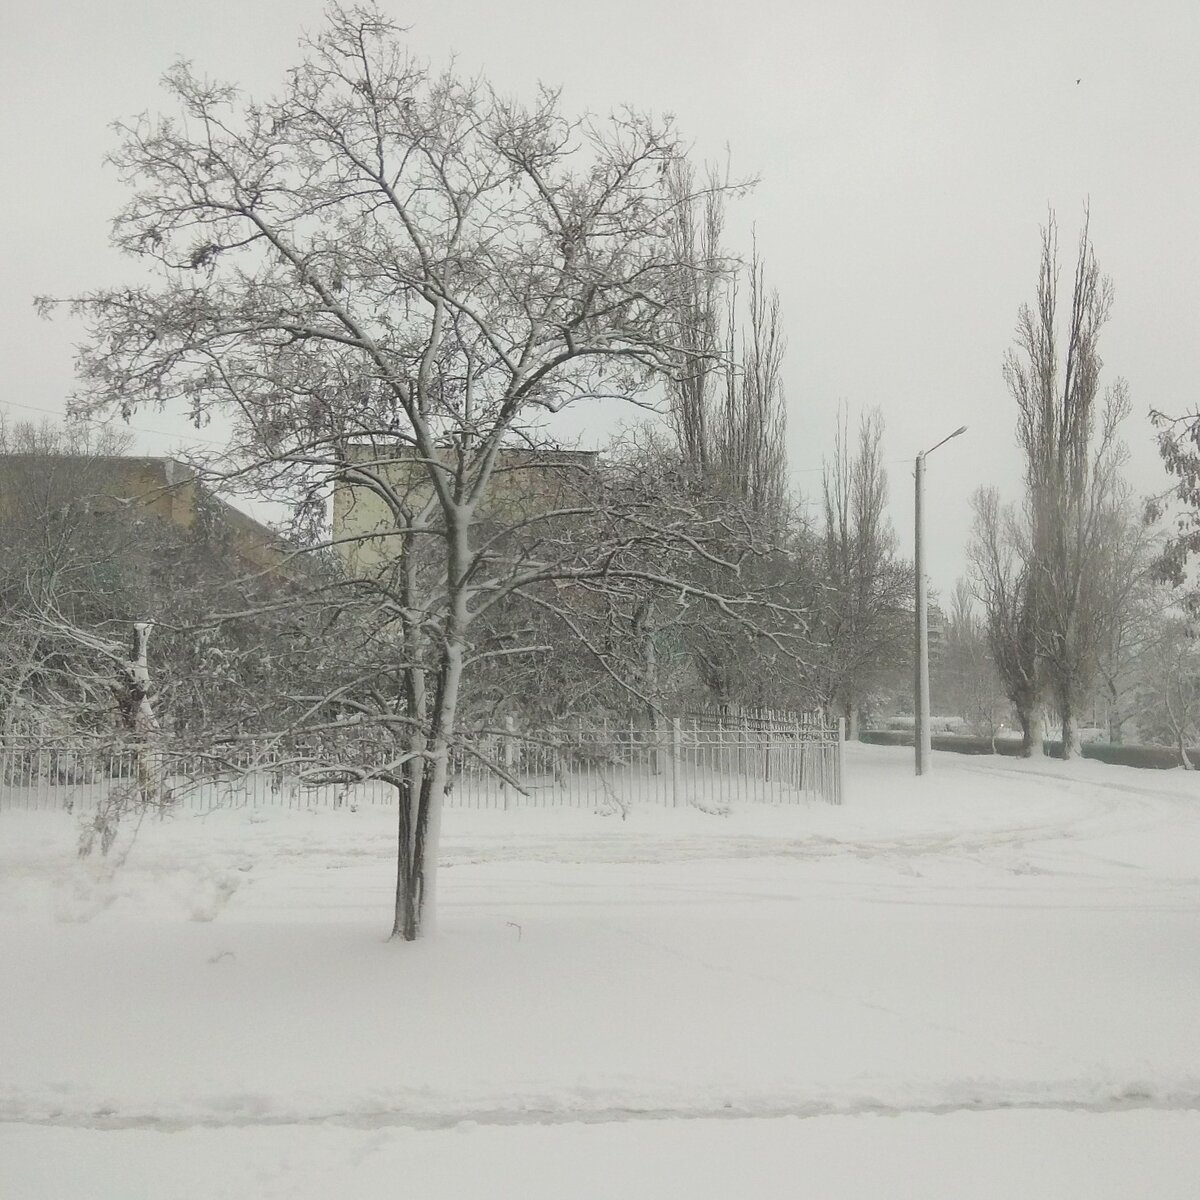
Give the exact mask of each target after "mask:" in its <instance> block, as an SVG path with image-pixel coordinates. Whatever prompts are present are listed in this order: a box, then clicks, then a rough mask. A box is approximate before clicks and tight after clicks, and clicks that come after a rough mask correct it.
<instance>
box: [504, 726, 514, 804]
mask: <svg viewBox="0 0 1200 1200" xmlns="http://www.w3.org/2000/svg"><path fill="white" fill-rule="evenodd" d="M516 750H517V747H516V742H515V740H514V736H513V718H512V714H511V713H510V714H509V715H508V716H506V717H505V718H504V773H505V775H506V776H507V777H508V778H506V779H505V780H504V781H503V783H504V807H505V809H508V807H509V806H510V805H511V804H512V793H513V785H512V783H511V782H510V780H511V779H512V776H513V773H514V772H515V770H516V765H517V754H516Z"/></svg>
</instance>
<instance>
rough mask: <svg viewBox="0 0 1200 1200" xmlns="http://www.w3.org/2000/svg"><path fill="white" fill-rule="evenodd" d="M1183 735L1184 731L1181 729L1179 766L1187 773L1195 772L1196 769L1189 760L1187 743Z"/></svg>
mask: <svg viewBox="0 0 1200 1200" xmlns="http://www.w3.org/2000/svg"><path fill="white" fill-rule="evenodd" d="M1183 733H1184V731H1183V730H1182V729H1181V730H1180V731H1179V765H1180V766H1181V767H1183V769H1184V770H1185V771H1194V770H1195V769H1196V768H1195V767H1193V766H1192V760H1191V759H1190V758H1188V752H1187V743H1186V742H1185V741H1184V737H1183Z"/></svg>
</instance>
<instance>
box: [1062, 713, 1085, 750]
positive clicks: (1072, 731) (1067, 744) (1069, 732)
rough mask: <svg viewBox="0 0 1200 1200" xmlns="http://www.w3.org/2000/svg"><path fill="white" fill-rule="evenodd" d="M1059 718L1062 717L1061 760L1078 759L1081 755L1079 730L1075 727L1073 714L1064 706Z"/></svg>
mask: <svg viewBox="0 0 1200 1200" xmlns="http://www.w3.org/2000/svg"><path fill="white" fill-rule="evenodd" d="M1060 716H1061V717H1062V756H1063V760H1064V761H1066V760H1067V759H1071V758H1078V757H1079V756H1080V754H1081V753H1082V746H1081V744H1080V741H1079V730H1078V729H1077V728H1076V726H1075V714H1074V713H1072V712H1071V710H1070V707H1069V706H1068V705H1066V704H1064V705H1063V707H1062V710H1061V713H1060Z"/></svg>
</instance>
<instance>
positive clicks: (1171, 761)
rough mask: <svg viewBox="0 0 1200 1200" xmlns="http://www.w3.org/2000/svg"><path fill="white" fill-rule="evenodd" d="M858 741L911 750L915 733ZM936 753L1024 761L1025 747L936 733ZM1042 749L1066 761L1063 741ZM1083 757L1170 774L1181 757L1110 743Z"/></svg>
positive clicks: (871, 735) (892, 732)
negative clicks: (993, 755) (984, 755)
mask: <svg viewBox="0 0 1200 1200" xmlns="http://www.w3.org/2000/svg"><path fill="white" fill-rule="evenodd" d="M858 740H859V741H860V742H865V743H866V744H867V745H869V746H911V745H912V744H913V735H912V731H911V730H908V729H868V730H865V731H864V732H862V733H860V734H859V737H858ZM930 744H931V745H932V746H933V748H934V749H935V750H948V751H950V752H951V753H953V754H992V753H996V754H1003V755H1007V756H1008V757H1009V758H1020V757H1021V743H1020V742H1019V741H1017V740H1016V739H1015V738H997V739H996V743H995V750H994V751H993V748H992V739H991V738H986V737H973V736H970V735H967V734H960V733H936V734H934V735H933V737H932V738H931V739H930ZM1042 745H1043V746H1044V747H1045V749H1046V753H1047V755H1049V756H1050V757H1051V758H1062V742H1061V741H1045V742H1043V743H1042ZM1083 757H1084V758H1094V759H1096V760H1097V761H1099V762H1106V763H1113V764H1114V765H1116V766H1122V767H1144V768H1150V769H1153V770H1169V769H1170V768H1172V767H1177V766H1179V757H1178V755H1177V754H1176V753H1175V751H1174V750H1172V749H1170V748H1169V747H1167V746H1133V745H1128V746H1127V745H1124V744H1121V745H1113V744H1111V743H1109V742H1085V743H1084V745H1083ZM1188 758H1189V759H1191V761H1192V765H1193V766H1196V767H1200V749H1190V750H1188Z"/></svg>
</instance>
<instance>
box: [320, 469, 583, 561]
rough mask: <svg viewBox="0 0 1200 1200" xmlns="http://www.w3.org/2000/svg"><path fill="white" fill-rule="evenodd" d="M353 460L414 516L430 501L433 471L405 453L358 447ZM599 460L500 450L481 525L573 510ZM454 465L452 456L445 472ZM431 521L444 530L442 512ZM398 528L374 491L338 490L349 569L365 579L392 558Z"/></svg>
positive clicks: (339, 534) (340, 543)
mask: <svg viewBox="0 0 1200 1200" xmlns="http://www.w3.org/2000/svg"><path fill="white" fill-rule="evenodd" d="M354 453H355V456H356V459H357V461H359V462H362V463H363V464H373V465H372V467H371V469H372V471H373V473H376V474H378V475H379V477H380V478H381V479H383V480H384V481H385V482H386V483H387V485H388V486H389V487H390V488H392V489H393V490H394V491H395V492H396V493H397V494H398V495H399V496H401V497H403V499H404V501H405V503H406V504H407V505H409V506H410V507H411V508H412V509H414V510H419V509H420V508H421V507H422V506H423V505H425V504H426V503H427V502H428V501H429V499H430V498H431V496H432V493H433V487H432V484H431V483H430V482H429V476H428V472H427V470H426V468H425V466H424V464H422V463H421V462H418V461H416V460H415V458H414V456H413V454H412V452H411V451H410V450H408V449H407V448H406V447H399V448H373V447H371V446H360V447H356V448H355V450H354ZM597 458H598V455H597V453H596V452H595V451H590V450H545V451H543V450H526V449H519V448H512V449H505V450H502V451H501V452H500V454H499V456H498V458H497V462H496V467H495V472H494V474H493V476H492V479H491V481H490V485H489V488H488V494H487V498H486V500H485V502H484V504H483V505H482V506H481V508H480V510H479V512H478V513H477V514H476V517H477V520H478V521H479V522H480V523H481V524H485V525H486V524H496V525H502V526H512V525H515V524H517V523H519V522H520V521H522V520H529V519H531V518H536V517H537V516H539V515H543V514H545V513H548V512H551V511H553V510H555V509H557V508H561V507H564V506H569V505H570V504H571V503H573V497H574V495H575V494H576V491H577V488H578V485H579V483H580V481H581V478H582V476H583V475H584V474H585V473H588V472H591V471H592V470H594V468H595V465H596V461H597ZM450 461H451V459H450V456H449V454H447V457H446V462H447V465H449V463H450ZM433 519H434V523H435V525H437V524H440V513H435V514H434V518H433ZM395 528H396V526H395V521H394V518H393V516H392V513H391V511H390V509H389V507H388V505H387V504H386V503H385V502H384V500H383V499H382V498H380V497H379V496H378V495H377V494H376V493H375V492H373V491H372V490H370V489H369V488H366V487H363V486H356V485H353V484H349V483H345V482H341V483H338V484H337V485H336V486H335V488H334V493H333V537H334V539H335V542H336V543H337V552H338V554H339V556H340V557H341V559H342V562H343V563H344V564H345V565H346V567H347V569H349V570H350V571H352V572H354V573H357V574H365V573H368V572H370V571H371V570H372V569H373V568H376V567H378V566H379V565H380V564H381V563H383V562H385V561H389V560H391V559H394V558H395V557H396V556H397V553H398V550H399V543H400V536H399V535H397V534H396V533H395V532H394V530H395Z"/></svg>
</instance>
